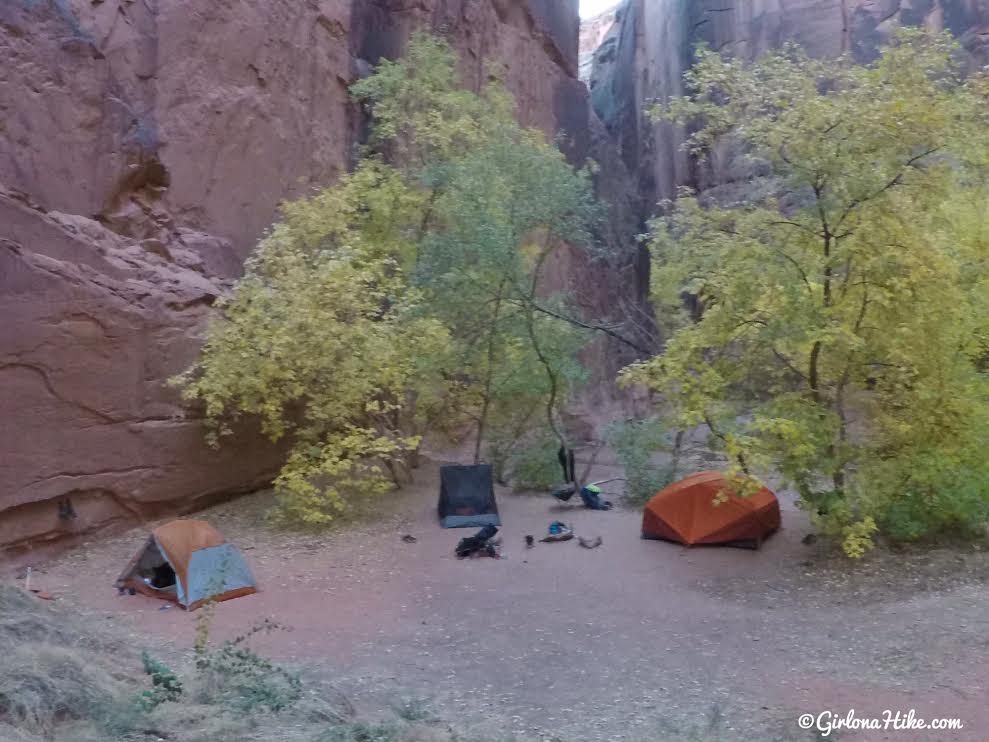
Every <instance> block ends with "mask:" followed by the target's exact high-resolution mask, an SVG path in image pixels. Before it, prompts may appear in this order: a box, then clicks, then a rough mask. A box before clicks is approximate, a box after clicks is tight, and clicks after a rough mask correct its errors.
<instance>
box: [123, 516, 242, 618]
mask: <svg viewBox="0 0 989 742" xmlns="http://www.w3.org/2000/svg"><path fill="white" fill-rule="evenodd" d="M116 584H117V588H118V589H120V590H125V589H129V590H134V591H136V592H140V593H143V594H145V595H150V596H152V597H155V598H162V599H164V600H173V601H175V602H176V603H178V604H179V605H181V606H183V607H184V608H185V609H186V610H190V611H192V610H195V609H196V608H198V607H199V606H201V605H202V604H203V603H205V602H206V601H208V600H215V601H220V600H230V599H231V598H239V597H240V596H242V595H250V594H251V593H256V592H257V584H256V583H255V581H254V575H252V574H251V570H250V568H249V567H248V566H247V562H245V561H244V557H243V556H242V555H241V553H240V552H239V551H238V550H237V549H236V548H235V547H234V546H233V545H232V544H228V543H227V542H226V541H225V540H224V538H223V536H221V535H220V534H219V533H218V532H217V531H216V529H214V528H213V527H212V526H211V525H210V524H209V523H205V522H204V521H201V520H173V521H172V522H171V523H166V524H165V525H163V526H160V527H158V528H156V529H154V531H152V532H151V535H150V536H149V537H148V540H147V541H146V542H145V543H144V545H143V546H142V547H141V549H140V550H139V551H138V552H137V554H135V555H134V558H133V559H131V561H130V562H129V563H128V565H127V567H126V568H125V569H124V571H123V572H121V573H120V577H118V578H117V583H116Z"/></svg>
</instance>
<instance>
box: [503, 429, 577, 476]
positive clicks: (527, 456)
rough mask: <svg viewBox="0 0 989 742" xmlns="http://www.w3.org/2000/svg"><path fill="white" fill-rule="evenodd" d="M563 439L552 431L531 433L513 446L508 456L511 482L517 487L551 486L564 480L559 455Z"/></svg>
mask: <svg viewBox="0 0 989 742" xmlns="http://www.w3.org/2000/svg"><path fill="white" fill-rule="evenodd" d="M559 448H560V443H559V441H557V439H556V438H555V437H554V436H553V435H552V434H550V433H549V432H544V433H541V434H537V435H535V436H532V437H531V438H530V439H529V440H527V441H524V442H523V443H522V444H521V445H518V446H516V447H514V448H513V449H512V451H511V453H510V454H509V455H508V457H507V466H508V470H509V471H510V472H511V479H512V486H513V487H514V488H515V489H516V490H548V489H552V488H553V487H555V486H556V485H558V484H560V482H562V481H563V470H562V469H561V468H560V462H559V460H558V459H557V451H558V450H559Z"/></svg>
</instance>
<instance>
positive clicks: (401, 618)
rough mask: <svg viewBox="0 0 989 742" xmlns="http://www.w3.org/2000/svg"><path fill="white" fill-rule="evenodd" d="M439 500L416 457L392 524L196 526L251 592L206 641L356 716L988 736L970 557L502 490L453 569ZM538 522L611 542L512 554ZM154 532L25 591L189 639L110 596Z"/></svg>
mask: <svg viewBox="0 0 989 742" xmlns="http://www.w3.org/2000/svg"><path fill="white" fill-rule="evenodd" d="M437 492H438V472H437V470H436V467H429V468H428V469H427V470H426V471H423V472H421V473H420V476H419V479H418V481H417V484H416V485H415V486H414V487H411V488H409V489H408V490H407V491H406V492H403V493H401V494H397V495H395V496H394V497H393V500H392V502H391V503H390V504H389V507H388V508H385V509H384V510H385V511H386V512H388V513H390V514H389V515H387V516H386V517H385V518H383V519H379V520H377V521H375V522H373V523H372V522H369V521H361V522H357V523H352V524H349V525H347V526H345V527H341V528H338V529H336V530H334V531H332V532H330V533H327V534H323V535H300V534H298V533H295V534H292V533H286V532H279V531H275V530H272V529H270V528H268V527H266V526H263V525H261V524H260V514H261V512H262V510H263V508H264V507H266V506H267V504H268V499H267V498H268V496H267V495H265V494H259V495H254V496H251V497H247V498H243V499H240V500H237V501H235V502H231V503H228V504H226V505H222V506H219V507H216V508H213V509H212V510H210V511H207V512H205V513H202V514H200V515H198V516H197V517H198V518H202V519H204V520H206V521H208V522H210V523H212V524H213V525H214V526H216V527H217V528H218V529H219V530H220V531H221V532H222V533H223V534H224V536H226V538H227V539H229V541H230V542H231V543H234V544H236V545H237V546H238V547H239V548H240V549H241V550H242V551H243V554H244V556H245V558H246V559H247V561H248V563H249V564H250V567H251V569H252V570H253V571H254V574H255V575H256V577H257V579H258V584H259V589H260V592H259V593H258V594H256V595H249V596H246V597H242V598H238V599H237V600H232V601H229V602H226V603H222V604H220V605H218V606H217V607H216V614H215V619H214V623H213V639H214V641H216V640H221V639H223V638H228V637H231V636H233V635H236V634H237V633H239V632H241V631H243V630H244V629H246V628H248V627H250V626H251V625H253V624H255V623H257V622H259V621H261V620H263V619H265V618H270V619H273V620H275V621H277V622H278V623H279V624H283V625H285V626H288V627H289V628H290V630H288V631H283V632H276V633H273V634H270V635H267V636H264V637H259V638H258V641H257V642H256V646H257V648H258V649H260V650H261V651H262V652H264V653H268V654H269V655H271V656H273V657H275V658H277V659H280V660H283V661H285V662H290V663H296V664H298V665H301V666H305V667H309V668H311V671H312V672H317V673H321V674H322V675H323V676H325V677H329V678H331V679H332V680H333V682H334V683H335V684H336V685H337V686H338V687H339V688H340V689H341V690H343V691H344V692H345V693H347V694H348V696H349V697H350V698H352V699H353V700H354V701H355V702H357V703H359V704H362V705H365V704H366V705H368V706H369V707H373V706H374V705H375V704H384V705H385V706H387V704H388V703H393V702H394V701H395V699H398V698H405V699H408V698H416V699H425V700H426V701H427V702H428V704H429V705H430V706H431V707H432V708H433V709H434V710H435V711H436V713H437V714H439V715H440V716H442V717H443V718H446V719H449V720H450V721H452V722H455V723H458V724H462V725H464V726H466V727H468V728H472V729H474V730H475V731H477V732H478V733H479V734H488V735H491V737H492V738H494V739H497V740H501V739H505V735H506V734H511V735H514V736H515V738H517V739H519V740H554V739H555V740H567V741H570V740H581V741H582V742H583V741H586V742H604V741H610V740H628V741H636V742H638V741H640V740H641V741H643V742H645V741H647V740H648V741H652V740H674V741H675V740H688V739H689V740H699V741H701V742H707V741H709V740H724V741H727V740H737V739H742V738H747V739H759V740H785V741H786V742H789V741H791V740H810V739H815V738H818V739H819V737H814V736H813V735H810V734H808V733H805V732H801V731H800V730H799V729H798V728H797V723H796V720H797V717H798V716H799V714H801V713H808V712H809V713H815V714H816V713H819V712H822V711H826V710H831V711H834V712H836V713H838V714H844V713H846V712H847V711H848V709H850V708H854V709H855V713H856V715H857V716H859V717H864V716H874V715H881V713H882V712H883V711H884V710H886V709H892V710H894V711H895V710H902V711H904V712H906V711H908V710H909V709H916V713H917V715H918V716H920V717H924V718H928V719H930V718H935V717H937V718H941V717H958V718H960V719H961V720H962V721H963V722H964V724H965V729H964V730H962V731H961V732H950V733H949V732H944V733H943V734H944V735H945V736H942V737H938V736H931V734H932V733H930V732H927V733H924V734H918V733H911V732H906V731H888V732H880V733H876V732H869V733H865V734H864V735H863V734H855V733H843V734H842V735H841V739H842V741H843V742H847V741H848V740H869V742H875V741H877V740H887V739H888V740H895V741H896V742H906V741H908V740H939V739H944V740H952V741H957V740H983V739H985V730H986V729H989V706H987V704H986V703H985V698H986V693H987V686H986V679H987V675H989V673H987V672H986V669H985V668H986V667H987V666H989V623H987V616H989V590H987V587H986V579H987V577H989V554H987V553H986V552H983V551H977V550H972V549H969V550H966V551H958V550H953V549H940V550H934V551H933V552H925V553H923V554H920V553H917V554H913V553H911V552H906V553H902V554H897V555H891V554H886V555H881V554H877V555H874V556H872V557H869V558H867V559H866V560H864V561H863V562H862V563H861V564H856V565H852V566H849V565H848V563H847V562H842V563H840V564H838V563H836V562H835V561H834V558H833V557H825V556H824V555H823V554H822V553H819V552H818V548H819V547H818V546H805V545H804V544H802V543H801V539H802V538H803V537H804V536H805V535H806V534H807V533H808V532H809V531H810V529H809V527H808V526H807V524H806V520H805V518H804V516H803V515H802V514H801V513H799V512H797V511H796V510H795V509H794V507H793V505H792V503H791V502H789V501H788V499H787V498H786V497H783V496H781V502H782V506H783V528H782V530H781V531H780V532H779V533H778V534H776V535H775V536H774V537H773V538H771V539H769V540H768V541H766V543H765V544H764V545H763V547H762V549H761V550H760V551H750V550H745V549H732V548H713V547H697V548H693V549H687V548H684V547H682V546H679V545H675V544H670V543H666V542H658V541H646V540H641V539H640V538H639V529H640V525H641V519H642V516H641V513H640V512H638V511H632V510H627V509H623V508H621V507H619V508H617V509H615V510H613V511H610V512H594V511H590V510H586V509H584V508H583V507H582V506H581V505H580V504H579V502H577V503H576V504H573V505H563V504H561V503H558V502H557V501H555V500H554V499H553V498H551V497H550V496H548V495H545V496H539V497H535V496H524V495H519V496H517V495H511V494H508V493H507V492H505V491H502V490H500V491H499V493H498V505H499V509H500V514H501V519H502V522H503V527H502V530H501V535H502V536H503V538H504V543H503V548H502V553H503V554H504V555H505V557H506V558H505V559H500V560H494V559H468V560H458V559H457V558H456V557H455V556H454V554H453V548H454V546H455V545H456V543H457V541H458V540H459V539H460V538H461V537H462V536H465V535H469V534H470V533H472V532H473V531H471V530H469V529H453V530H446V529H443V528H441V527H440V526H439V525H438V522H437V514H436V498H437ZM552 520H560V521H563V522H565V523H567V524H568V525H572V526H573V527H574V530H575V532H576V534H577V535H579V536H583V537H587V538H594V537H597V536H601V537H603V545H602V546H601V547H600V548H596V549H593V550H590V549H584V548H580V546H579V544H578V541H577V540H576V539H575V540H573V541H569V542H564V543H551V544H542V543H537V544H536V546H535V547H534V548H532V549H527V548H526V547H525V543H524V536H525V535H526V534H532V533H542V532H543V531H544V530H545V528H546V526H547V524H548V523H549V522H550V521H552ZM147 532H148V531H147V528H141V529H136V530H134V531H131V532H130V533H129V534H126V535H123V536H120V537H116V538H113V539H109V540H105V541H101V542H99V543H92V544H89V545H85V546H83V547H81V548H79V549H76V550H74V551H72V552H70V553H68V554H67V555H65V556H63V557H62V558H60V559H58V560H56V561H53V562H51V563H50V564H47V565H40V567H41V570H43V571H41V570H39V571H36V573H35V574H36V579H37V582H38V584H39V585H41V586H43V587H45V588H46V589H49V590H51V591H53V592H55V593H56V594H57V595H58V596H59V597H60V598H65V599H66V600H67V601H68V602H71V604H75V605H78V606H79V609H80V610H83V611H86V612H89V613H92V614H93V615H94V616H102V617H109V618H110V619H112V620H113V621H116V622H119V623H120V625H121V626H122V627H125V629H126V631H127V632H128V633H130V634H131V635H132V637H133V641H134V642H135V643H137V644H138V645H140V644H141V643H142V642H144V641H145V640H147V641H148V643H160V642H161V641H162V640H163V639H165V640H171V641H174V642H177V643H178V644H179V645H181V646H186V647H188V646H191V645H192V642H193V637H194V632H195V614H189V613H186V612H184V611H182V610H178V609H176V610H168V611H160V610H159V607H160V601H156V600H153V599H150V598H147V597H145V596H143V595H135V596H127V595H124V596H118V595H117V593H116V590H114V588H113V581H114V578H115V577H116V576H117V574H118V572H119V571H120V569H121V566H122V565H124V564H125V563H126V561H127V559H128V558H129V557H131V555H132V554H133V552H134V551H135V549H136V548H137V547H138V546H139V545H140V544H141V542H142V540H143V539H145V538H146V537H147ZM406 534H411V535H414V537H415V539H416V540H415V541H414V542H410V541H408V540H403V535H406ZM949 576H950V577H949ZM949 579H950V582H949ZM379 707H380V706H379ZM935 734H936V733H935Z"/></svg>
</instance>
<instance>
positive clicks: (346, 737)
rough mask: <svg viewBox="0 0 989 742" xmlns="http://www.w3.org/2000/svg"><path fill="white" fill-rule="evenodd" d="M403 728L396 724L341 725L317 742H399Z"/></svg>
mask: <svg viewBox="0 0 989 742" xmlns="http://www.w3.org/2000/svg"><path fill="white" fill-rule="evenodd" d="M401 733H402V730H401V728H400V727H399V726H398V725H396V724H388V723H381V724H367V723H365V722H353V723H350V724H340V725H338V726H335V727H333V728H332V729H330V730H328V731H327V732H325V733H324V734H322V735H320V736H319V737H317V739H316V742H397V740H399V738H400V737H399V735H400V734H401Z"/></svg>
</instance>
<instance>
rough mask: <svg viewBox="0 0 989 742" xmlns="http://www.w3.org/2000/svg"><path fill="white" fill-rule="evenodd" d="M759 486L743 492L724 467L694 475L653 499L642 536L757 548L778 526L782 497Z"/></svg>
mask: <svg viewBox="0 0 989 742" xmlns="http://www.w3.org/2000/svg"><path fill="white" fill-rule="evenodd" d="M756 484H758V483H756ZM759 487H760V488H759V489H758V490H757V491H756V492H753V493H752V494H748V495H739V494H736V493H735V491H734V488H733V487H732V485H731V484H730V483H729V482H728V480H727V479H726V478H725V476H724V474H722V473H721V472H717V471H703V472H698V473H697V474H691V475H690V476H689V477H686V478H685V479H681V480H680V481H679V482H674V483H673V484H671V485H670V486H669V487H666V488H665V489H664V490H662V491H661V492H659V493H658V494H656V495H655V496H654V497H653V498H652V499H651V500H650V501H649V503H648V504H647V505H646V510H645V513H644V514H643V516H642V538H654V539H663V540H665V541H675V542H677V543H680V544H687V545H688V546H692V545H694V544H731V545H735V546H750V547H754V548H759V546H761V545H762V540H763V539H764V538H766V537H767V536H769V535H770V534H772V533H773V531H775V530H776V529H777V528H779V527H780V504H779V500H777V499H776V495H774V494H773V493H772V492H770V491H769V489H768V488H766V487H764V486H761V485H760V486H759ZM719 495H721V497H719ZM716 500H718V502H716Z"/></svg>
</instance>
